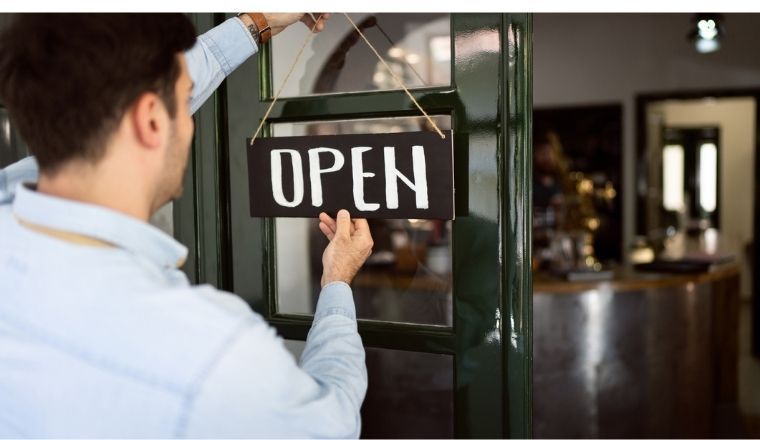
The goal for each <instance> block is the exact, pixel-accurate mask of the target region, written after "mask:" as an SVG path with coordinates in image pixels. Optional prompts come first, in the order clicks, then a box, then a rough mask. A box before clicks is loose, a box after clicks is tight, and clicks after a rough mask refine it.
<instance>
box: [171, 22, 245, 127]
mask: <svg viewBox="0 0 760 440" xmlns="http://www.w3.org/2000/svg"><path fill="white" fill-rule="evenodd" d="M256 52H258V47H257V46H256V42H255V41H254V40H253V37H252V36H251V33H250V32H248V29H246V27H245V25H244V24H243V22H242V21H241V20H240V19H239V18H237V17H234V18H230V19H228V20H227V21H225V22H224V23H222V24H220V25H219V26H217V27H215V28H213V29H211V30H210V31H208V32H206V33H205V34H203V35H201V36H199V37H198V40H197V41H196V43H195V46H193V47H192V48H191V49H190V50H188V51H187V52H185V59H186V60H187V67H188V70H189V71H190V77H191V78H192V79H193V83H194V86H193V93H192V98H191V101H190V110H191V112H192V113H195V111H196V110H198V109H199V108H200V106H201V105H202V104H203V103H204V102H206V100H207V99H208V97H209V96H211V94H212V93H214V90H216V88H217V87H219V84H221V83H222V81H224V78H226V77H227V75H229V74H230V73H232V72H233V71H234V70H235V69H236V68H237V67H238V66H240V65H241V64H243V62H244V61H245V60H247V59H248V58H250V57H251V55H253V54H255V53H256Z"/></svg>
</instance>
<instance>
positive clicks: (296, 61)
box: [250, 12, 446, 145]
mask: <svg viewBox="0 0 760 440" xmlns="http://www.w3.org/2000/svg"><path fill="white" fill-rule="evenodd" d="M343 15H344V16H345V17H346V19H347V20H348V21H349V23H351V26H353V27H354V29H355V30H356V32H357V33H358V34H359V36H360V37H362V39H363V40H364V42H365V43H367V46H369V48H370V49H372V52H373V53H374V54H375V56H376V57H377V59H378V60H380V62H381V63H383V66H385V68H386V69H387V70H388V72H389V73H390V74H391V76H392V77H393V79H395V80H396V82H397V83H398V85H399V86H401V88H402V89H404V92H406V94H407V96H409V99H411V100H412V102H413V103H414V105H416V106H417V108H418V109H419V110H420V112H422V114H423V115H424V116H425V118H426V119H427V121H428V122H429V123H430V124H431V125H432V126H433V128H435V131H436V132H437V133H438V135H439V136H440V137H441V139H446V136H445V135H444V134H443V132H441V130H440V129H439V128H438V125H436V123H435V121H433V119H432V118H431V117H430V116H429V115H428V114H427V112H425V110H424V109H423V108H422V106H420V104H419V103H418V102H417V100H416V99H414V96H412V94H411V92H409V89H407V88H406V86H405V85H404V82H403V81H401V78H399V77H398V76H396V73H395V72H393V69H391V67H390V66H389V65H388V63H386V62H385V60H384V59H383V57H381V56H380V54H379V53H378V52H377V49H375V47H374V46H373V45H372V43H370V42H369V40H368V39H367V37H365V36H364V34H363V33H362V31H361V30H360V29H359V28H358V27H357V26H356V24H355V23H354V21H353V20H351V17H349V16H348V14H346V13H345V12H344V13H343ZM321 19H322V15H320V16H319V17H318V18H317V20H316V21H315V22H314V26H313V27H312V28H311V32H309V35H308V36H307V37H306V40H304V42H303V45H301V49H300V50H299V51H298V54H297V55H296V57H295V59H294V60H293V63H292V64H291V65H290V70H288V73H287V75H285V79H284V80H283V81H282V84H281V85H280V88H279V89H278V90H277V93H275V95H274V99H272V102H271V104H269V108H267V111H266V113H264V117H263V118H261V122H260V123H259V126H258V128H257V129H256V132H255V133H254V134H253V137H251V143H250V145H253V142H254V141H255V140H256V138H257V137H258V136H259V133H260V132H261V128H262V127H263V126H264V123H265V122H266V120H267V118H268V117H269V113H271V111H272V108H273V107H274V104H275V103H276V102H277V99H278V98H279V97H280V93H282V90H283V89H284V88H285V85H286V84H287V83H288V79H290V75H291V74H292V73H293V70H295V67H296V65H297V64H298V61H299V60H300V59H301V55H302V54H303V51H304V49H306V45H308V44H309V42H310V41H311V39H312V38H313V37H314V30H316V28H317V25H318V24H319V21H320V20H321ZM410 67H411V66H410ZM415 73H416V72H415Z"/></svg>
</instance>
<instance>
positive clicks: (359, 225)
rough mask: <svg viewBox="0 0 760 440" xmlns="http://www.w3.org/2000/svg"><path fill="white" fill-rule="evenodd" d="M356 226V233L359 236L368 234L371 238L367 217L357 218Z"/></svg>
mask: <svg viewBox="0 0 760 440" xmlns="http://www.w3.org/2000/svg"><path fill="white" fill-rule="evenodd" d="M354 227H355V228H356V234H355V235H357V236H368V237H370V238H371V234H370V231H369V223H368V222H367V219H365V218H357V219H355V220H354Z"/></svg>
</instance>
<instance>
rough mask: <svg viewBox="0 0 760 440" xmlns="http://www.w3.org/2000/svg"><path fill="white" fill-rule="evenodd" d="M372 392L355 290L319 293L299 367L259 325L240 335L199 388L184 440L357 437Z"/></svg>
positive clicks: (331, 288)
mask: <svg viewBox="0 0 760 440" xmlns="http://www.w3.org/2000/svg"><path fill="white" fill-rule="evenodd" d="M366 391H367V370H366V366H365V355H364V347H363V346H362V341H361V338H360V337H359V333H358V332H357V326H356V318H355V308H354V303H353V298H352V294H351V289H350V287H348V285H347V284H345V283H331V284H329V285H327V286H325V288H324V289H323V290H322V293H321V294H320V298H319V301H318V304H317V312H316V314H315V318H314V323H313V325H312V328H311V331H310V332H309V335H308V337H307V340H306V348H305V350H304V352H303V355H302V358H301V364H300V366H299V365H298V364H297V363H296V361H295V359H294V358H293V356H292V355H291V354H290V352H288V351H287V349H286V348H285V346H284V345H283V340H282V338H280V337H278V336H277V335H276V333H275V331H274V329H273V328H272V327H270V326H269V325H267V324H266V323H265V322H263V321H261V322H259V323H258V324H255V325H251V326H250V327H249V328H247V329H246V330H245V331H244V332H241V334H240V335H239V336H238V337H237V338H236V340H235V341H234V342H233V343H232V344H231V346H230V347H229V349H228V350H226V351H225V353H224V355H223V356H222V357H221V359H220V360H219V361H218V362H217V363H216V364H215V366H214V367H213V368H212V369H211V371H210V372H209V374H208V376H207V377H206V378H205V380H204V381H203V383H202V385H201V386H200V387H199V390H198V393H197V394H196V396H195V398H194V400H193V402H192V403H191V404H190V411H189V413H188V414H187V417H186V419H185V420H186V427H185V429H184V430H182V435H184V436H187V437H217V438H219V437H225V438H231V437H269V438H282V437H299V438H358V437H359V434H360V432H361V417H360V409H361V405H362V401H363V400H364V396H365V393H366Z"/></svg>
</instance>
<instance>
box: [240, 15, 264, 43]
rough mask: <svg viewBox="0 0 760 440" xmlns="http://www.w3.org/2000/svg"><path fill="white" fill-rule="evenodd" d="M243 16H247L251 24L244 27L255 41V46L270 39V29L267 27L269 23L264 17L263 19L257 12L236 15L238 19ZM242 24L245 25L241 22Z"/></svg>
mask: <svg viewBox="0 0 760 440" xmlns="http://www.w3.org/2000/svg"><path fill="white" fill-rule="evenodd" d="M243 15H247V16H248V18H250V19H251V23H250V24H248V25H246V27H247V28H248V32H250V33H251V36H252V37H253V39H254V40H255V41H256V44H257V45H259V46H260V45H262V44H264V43H266V42H267V41H269V39H270V38H272V28H271V27H270V26H269V23H268V22H267V19H266V17H264V14H261V13H258V12H253V13H247V12H241V13H239V14H238V17H239V18H240V17H242V16H243ZM243 23H244V24H245V21H243Z"/></svg>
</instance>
